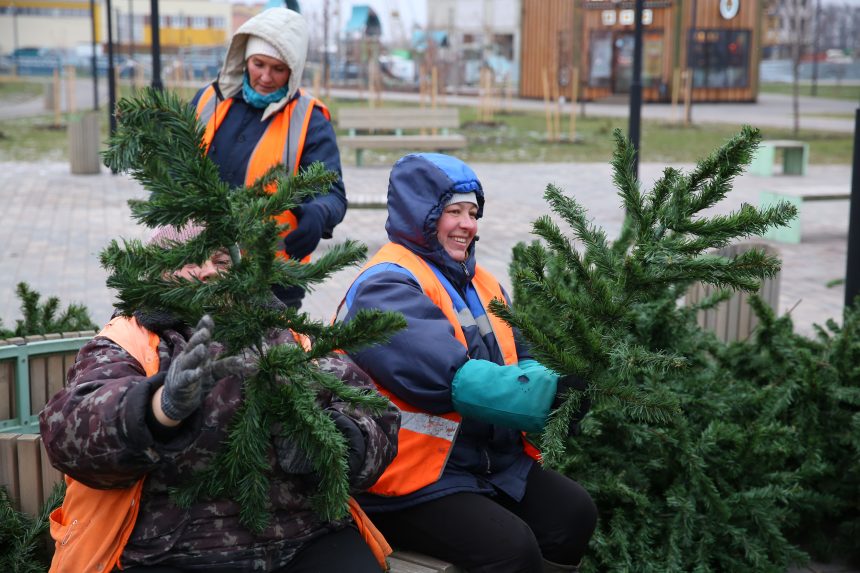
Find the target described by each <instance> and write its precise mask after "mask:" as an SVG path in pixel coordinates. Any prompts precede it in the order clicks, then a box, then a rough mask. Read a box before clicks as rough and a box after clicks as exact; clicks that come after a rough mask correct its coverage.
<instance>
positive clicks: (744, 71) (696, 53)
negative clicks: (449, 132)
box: [520, 0, 762, 101]
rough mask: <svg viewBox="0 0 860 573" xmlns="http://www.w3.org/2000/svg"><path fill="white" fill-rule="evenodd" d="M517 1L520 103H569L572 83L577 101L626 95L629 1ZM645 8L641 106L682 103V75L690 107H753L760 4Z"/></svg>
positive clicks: (729, 1)
mask: <svg viewBox="0 0 860 573" xmlns="http://www.w3.org/2000/svg"><path fill="white" fill-rule="evenodd" d="M522 1H523V10H522V14H523V23H522V30H523V31H522V53H523V57H522V59H521V68H520V69H521V72H520V73H521V78H522V79H521V82H520V94H521V95H522V96H524V97H532V98H542V97H544V95H545V93H546V92H549V94H550V95H551V96H552V95H554V94H557V95H560V96H565V97H567V98H570V97H571V95H572V93H573V78H575V77H576V78H578V82H577V83H578V88H579V89H578V95H579V98H580V99H585V100H595V99H602V98H605V97H609V96H612V95H616V94H627V93H629V91H630V83H631V78H632V70H633V67H632V64H633V41H634V10H633V8H634V6H635V3H634V2H633V1H632V0H622V1H610V0H583V1H578V2H573V1H571V0H522ZM644 6H645V9H644V12H643V50H642V86H643V94H642V95H643V99H644V100H645V101H669V100H670V99H671V98H672V96H673V94H675V95H676V96H680V92H681V90H682V89H683V84H682V82H681V78H682V77H683V74H682V73H683V72H688V73H689V74H690V76H691V77H692V100H693V101H754V100H755V99H756V97H757V95H758V62H759V53H760V38H761V22H762V17H761V15H762V9H761V4H760V0H692V1H689V0H687V1H683V2H681V1H680V0H645V2H644ZM545 78H546V79H545ZM545 85H547V86H548V89H547V88H545V87H544V86H545Z"/></svg>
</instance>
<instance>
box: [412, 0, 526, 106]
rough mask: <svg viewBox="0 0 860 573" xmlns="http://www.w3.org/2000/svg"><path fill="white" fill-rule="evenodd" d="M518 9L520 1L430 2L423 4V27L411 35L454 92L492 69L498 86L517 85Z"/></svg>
mask: <svg viewBox="0 0 860 573" xmlns="http://www.w3.org/2000/svg"><path fill="white" fill-rule="evenodd" d="M521 9H522V4H521V2H520V0H434V1H432V2H428V3H427V29H426V30H425V31H422V32H421V33H419V34H413V37H414V38H418V40H417V41H419V42H422V43H423V45H425V54H427V55H428V57H427V58H425V59H426V60H430V61H429V62H427V64H429V65H437V66H439V67H440V68H442V69H444V74H443V76H442V77H443V78H444V79H445V80H446V83H447V85H448V86H449V87H451V88H452V89H453V90H455V91H459V89H460V88H463V87H474V86H477V85H478V84H479V82H480V77H481V70H482V69H489V70H491V71H492V73H493V76H494V79H495V82H496V83H497V84H504V83H508V84H511V85H513V86H516V85H517V83H518V81H519V71H520V63H519V59H520V22H521ZM428 41H429V42H430V44H431V45H430V46H427V43H428ZM427 50H429V53H428V52H427Z"/></svg>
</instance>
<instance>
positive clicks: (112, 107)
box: [105, 0, 116, 135]
mask: <svg viewBox="0 0 860 573" xmlns="http://www.w3.org/2000/svg"><path fill="white" fill-rule="evenodd" d="M105 12H106V16H107V33H108V37H107V40H108V41H107V48H108V77H107V80H108V112H109V117H110V134H111V135H113V134H114V133H115V132H116V72H115V71H114V65H113V6H112V5H111V0H107V10H106V11H105Z"/></svg>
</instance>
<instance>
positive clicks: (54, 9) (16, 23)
mask: <svg viewBox="0 0 860 573" xmlns="http://www.w3.org/2000/svg"><path fill="white" fill-rule="evenodd" d="M96 4H97V5H96V30H97V34H99V40H101V37H103V29H104V7H103V5H102V4H101V3H96ZM91 28H92V24H91V20H90V3H89V0H77V1H57V0H53V1H52V0H0V54H9V53H12V52H13V51H15V50H42V51H43V53H44V52H45V51H48V50H54V51H56V50H74V49H75V48H77V47H78V46H85V45H89V44H90V42H91V38H92V33H91Z"/></svg>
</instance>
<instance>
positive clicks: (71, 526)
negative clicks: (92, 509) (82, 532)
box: [60, 519, 78, 545]
mask: <svg viewBox="0 0 860 573" xmlns="http://www.w3.org/2000/svg"><path fill="white" fill-rule="evenodd" d="M77 524H78V520H77V519H75V520H74V521H72V523H70V524H69V529H68V530H66V535H64V536H63V540H62V541H61V542H60V545H65V544H66V543H68V542H69V538H70V537H71V536H72V532H73V531H74V530H75V526H76V525H77Z"/></svg>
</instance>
